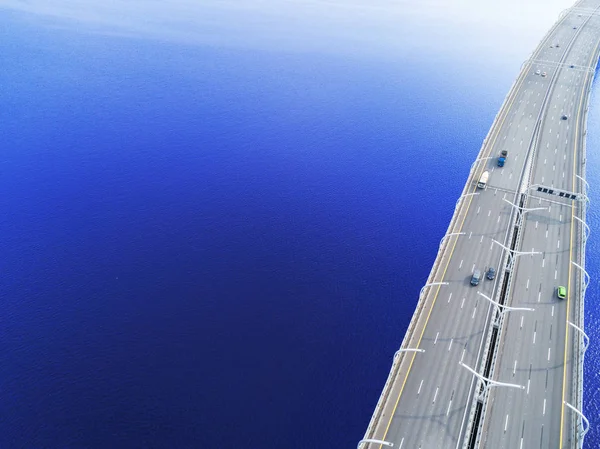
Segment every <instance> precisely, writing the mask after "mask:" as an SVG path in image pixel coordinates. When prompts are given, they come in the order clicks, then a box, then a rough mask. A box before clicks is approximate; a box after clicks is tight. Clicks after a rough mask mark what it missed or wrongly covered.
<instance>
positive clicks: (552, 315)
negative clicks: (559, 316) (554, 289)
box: [552, 306, 554, 316]
mask: <svg viewBox="0 0 600 449" xmlns="http://www.w3.org/2000/svg"><path fill="white" fill-rule="evenodd" d="M552 316H554V306H552Z"/></svg>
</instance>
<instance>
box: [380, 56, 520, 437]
mask: <svg viewBox="0 0 600 449" xmlns="http://www.w3.org/2000/svg"><path fill="white" fill-rule="evenodd" d="M530 65H531V64H527V66H526V68H524V69H523V70H522V71H521V74H520V78H521V79H520V80H519V82H518V83H517V84H516V85H515V89H514V94H513V98H512V100H510V103H509V104H508V105H507V107H506V108H505V113H504V117H503V118H502V121H501V122H500V125H499V126H498V127H497V128H496V133H495V136H494V139H493V140H492V143H491V144H490V145H489V147H488V151H487V153H486V155H485V156H484V157H488V155H489V154H490V153H491V151H492V149H493V148H494V145H495V144H496V139H497V138H498V135H499V134H500V130H501V129H502V126H503V125H504V121H505V120H506V117H508V112H509V111H510V108H511V107H512V105H513V103H514V101H515V99H516V98H517V94H518V91H519V89H520V88H521V84H522V83H523V81H524V80H525V76H526V74H527V73H528V72H529V66H530ZM475 179H476V178H475ZM475 190H477V187H476V186H475V187H474V188H473V192H474V191H475ZM472 201H473V195H471V196H470V198H469V204H468V205H467V210H466V211H465V214H464V216H463V219H462V222H461V224H460V228H459V230H458V232H461V231H462V228H463V225H464V224H465V220H466V218H467V215H468V212H469V208H470V207H471V202H472ZM457 242H458V239H455V240H454V245H453V246H452V250H451V251H450V256H449V257H448V261H447V262H446V267H445V268H444V272H443V274H442V280H443V279H444V277H445V275H446V271H447V270H448V266H449V265H450V261H451V260H452V254H453V253H454V249H455V248H456V243H457ZM440 288H441V285H440V286H438V288H437V290H436V292H435V296H434V298H433V303H432V304H431V308H430V309H429V313H428V314H427V318H426V320H425V324H424V325H423V330H422V331H421V335H420V336H419V341H418V342H417V348H418V347H419V346H420V344H421V340H422V338H423V335H424V334H425V329H426V328H427V323H428V322H429V317H430V316H431V312H432V311H433V308H434V307H435V302H436V300H437V297H438V293H439V291H440ZM415 355H416V354H413V356H412V359H411V360H410V364H409V366H408V372H407V373H406V376H405V377H404V381H403V382H402V387H401V388H400V393H399V394H398V399H396V403H395V404H394V410H393V411H392V413H391V415H390V420H389V422H388V424H387V426H386V428H385V433H384V434H383V438H382V439H383V440H385V437H386V436H387V433H388V431H389V429H390V425H391V424H392V420H393V419H394V415H395V414H396V409H397V408H398V403H399V402H400V397H401V396H402V392H403V391H404V386H405V385H406V381H407V380H408V376H409V375H410V371H411V368H412V366H413V362H414V360H415ZM381 448H382V445H381V444H380V445H379V449H381Z"/></svg>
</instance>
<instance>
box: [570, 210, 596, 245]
mask: <svg viewBox="0 0 600 449" xmlns="http://www.w3.org/2000/svg"><path fill="white" fill-rule="evenodd" d="M573 218H574V219H575V220H577V221H578V222H579V223H581V224H582V225H583V226H585V230H584V232H583V244H584V245H585V242H586V241H587V239H588V238H589V237H590V233H591V232H592V231H591V230H590V227H589V226H588V224H587V223H586V222H585V221H583V220H582V219H581V218H579V217H577V216H576V215H573Z"/></svg>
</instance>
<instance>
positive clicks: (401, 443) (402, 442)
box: [398, 438, 404, 449]
mask: <svg viewBox="0 0 600 449" xmlns="http://www.w3.org/2000/svg"><path fill="white" fill-rule="evenodd" d="M403 444H404V438H402V440H400V446H398V449H402V445H403Z"/></svg>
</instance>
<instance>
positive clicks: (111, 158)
mask: <svg viewBox="0 0 600 449" xmlns="http://www.w3.org/2000/svg"><path fill="white" fill-rule="evenodd" d="M6 18H7V20H6V27H5V28H4V30H3V31H2V40H0V42H1V43H0V49H1V50H2V54H3V55H4V59H5V60H6V61H8V62H10V63H7V64H6V65H5V70H3V71H0V85H1V86H2V91H3V100H4V101H3V104H4V105H5V107H3V108H1V109H0V129H2V136H3V145H2V146H3V149H4V151H3V155H2V158H1V159H0V174H1V176H0V189H1V191H2V192H3V195H1V196H0V202H1V205H2V210H3V211H4V214H3V215H2V217H1V218H0V236H1V237H0V249H1V251H2V254H3V256H4V257H3V258H2V259H1V261H0V263H1V264H2V265H1V270H2V271H1V272H2V273H3V276H2V277H1V281H0V289H1V290H0V291H1V292H2V298H3V301H4V308H3V311H4V313H3V314H2V321H1V326H0V336H1V338H2V340H3V342H4V345H3V351H2V352H3V353H2V362H3V363H2V364H1V365H0V382H1V384H0V385H1V388H2V393H3V394H2V397H3V400H2V401H0V416H2V417H3V419H2V420H0V447H3V448H4V447H7V448H12V447H49V448H54V447H56V448H58V447H60V448H67V447H69V448H79V447H90V448H95V447H98V448H100V447H127V448H133V447H145V448H146V447H156V448H164V447H178V448H186V447H190V448H191V447H200V446H207V447H208V446H210V447H217V446H219V447H227V448H229V447H240V446H244V447H249V446H251V447H261V448H273V449H275V448H281V447H288V448H304V447H308V446H311V447H327V446H331V447H353V446H354V445H355V444H356V443H357V441H358V440H359V439H360V438H361V436H362V435H363V433H364V430H365V428H366V425H367V423H368V421H369V418H370V416H371V413H372V411H373V408H374V406H375V403H376V401H377V399H378V396H379V393H380V390H381V388H382V386H383V383H384V380H385V378H386V376H387V373H388V370H389V367H390V363H391V357H392V355H393V353H394V351H395V350H396V349H397V347H398V346H399V344H400V342H401V340H402V337H403V334H404V331H405V328H406V326H407V324H408V322H409V320H410V317H411V315H412V311H413V309H414V306H415V304H416V297H417V294H418V291H419V289H420V288H421V286H422V284H423V283H424V282H425V279H426V277H427V275H428V273H429V269H430V268H431V264H432V262H433V259H434V257H435V254H436V250H437V245H438V242H439V239H440V238H441V236H442V235H443V234H444V232H445V230H446V227H447V225H448V221H449V219H450V216H451V213H452V210H453V207H454V203H455V201H456V198H457V197H458V195H459V194H460V192H461V190H462V187H463V184H464V180H465V178H466V174H467V172H468V169H469V166H470V163H471V161H472V160H473V159H474V157H475V155H476V154H477V152H478V150H479V147H480V145H481V141H482V140H483V138H484V137H485V135H486V133H487V130H488V128H489V126H490V125H491V123H492V120H493V118H494V115H495V114H496V112H497V110H498V108H499V107H500V104H501V102H502V99H503V97H504V95H505V93H506V92H507V91H508V89H509V87H510V84H511V83H512V81H513V78H514V76H516V74H517V72H518V68H519V65H520V61H514V62H513V64H512V65H508V66H507V67H505V68H503V69H499V70H489V67H497V66H498V64H497V62H494V61H488V62H489V65H488V66H487V68H486V69H485V70H483V69H482V70H481V71H477V70H474V69H473V66H472V65H468V64H462V63H460V62H459V61H458V62H457V60H456V58H451V57H448V56H447V55H443V54H441V53H435V52H433V53H432V54H429V55H425V56H424V55H423V54H419V55H411V54H399V55H397V56H395V55H387V57H385V58H379V57H377V56H373V55H368V54H358V55H354V56H348V55H346V56H342V55H338V56H336V55H331V54H323V53H303V52H281V51H279V52H278V51H271V50H266V49H264V50H261V49H255V48H254V49H248V48H245V49H241V48H235V47H227V48H220V47H216V46H208V45H204V46H198V45H186V44H176V43H173V42H169V41H164V42H160V41H156V40H148V39H141V38H132V37H119V36H106V35H101V34H91V33H88V32H86V31H85V30H78V29H65V28H48V27H40V26H39V25H38V24H37V23H36V22H35V21H34V20H31V18H29V17H27V16H25V15H18V14H16V15H9V16H7V17H6ZM454 56H455V57H456V55H454ZM483 66H485V64H482V65H481V67H483ZM507 74H508V76H507ZM513 75H514V76H513ZM598 102H599V100H598V99H597V96H595V97H594V100H593V105H592V108H591V116H590V128H593V127H592V123H597V122H598V120H600V118H599V117H600V115H599V114H600V113H596V115H594V113H595V112H594V111H595V110H597V109H599V108H598V106H600V104H598ZM594 105H596V106H594ZM594 120H595V122H594ZM593 136H594V134H593V131H592V130H591V129H590V140H589V142H588V154H589V166H588V170H589V171H588V176H589V177H590V179H592V178H594V177H595V179H600V177H599V176H598V174H597V173H598V171H597V170H598V169H597V167H600V163H599V161H597V160H594V156H593V153H594V151H593V149H594V147H595V146H597V145H596V144H593V141H594V138H593ZM596 139H600V138H599V137H596ZM594 167H596V169H595V171H594ZM594 173H595V174H594ZM592 181H593V179H592ZM592 204H595V202H594V200H593V198H592ZM597 217H598V215H597V214H595V213H594V212H593V207H592V208H591V210H590V221H591V225H592V228H594V227H595V228H596V229H598V227H599V222H598V218H597ZM597 254H598V251H597V250H594V243H593V242H590V247H589V251H588V255H589V263H590V265H591V266H594V265H593V264H594V263H595V264H596V266H597V263H598V261H597ZM594 288H596V287H594ZM594 296H595V297H597V290H594V291H592V288H591V289H590V293H588V298H593V297H594ZM593 304H594V301H593V300H591V299H588V307H587V308H586V312H587V313H588V324H592V323H595V321H594V320H597V318H595V315H594V312H595V310H594V306H593ZM596 313H600V312H596ZM594 351H597V349H596V347H595V346H592V347H591V348H590V351H589V353H588V359H587V363H588V375H587V379H588V383H589V385H588V387H587V388H588V390H589V391H590V392H595V391H597V390H598V385H599V384H598V382H599V381H598V379H597V378H595V377H594V374H593V373H594V372H596V373H597V371H598V370H597V369H595V368H593V367H594V366H598V365H597V364H598V362H597V361H596V360H598V357H597V356H596V357H594V356H593V354H594ZM594 359H595V360H594ZM594 364H595V365H594ZM590 367H592V368H590ZM590 369H591V370H592V371H591V372H590V371H589V370H590ZM589 397H590V402H589V405H588V407H595V408H591V409H590V410H592V412H591V413H593V410H598V406H597V404H598V402H597V401H598V398H597V395H594V394H593V393H591V394H590V395H589ZM594 404H596V405H594ZM591 413H588V414H591ZM594 441H596V442H597V441H598V436H597V434H596V433H592V432H590V434H589V436H588V444H590V445H589V447H596V446H597V445H598V443H593V442H594ZM594 444H596V446H594Z"/></svg>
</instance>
